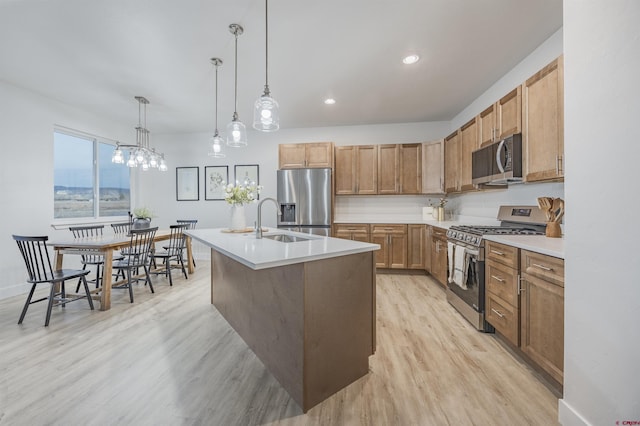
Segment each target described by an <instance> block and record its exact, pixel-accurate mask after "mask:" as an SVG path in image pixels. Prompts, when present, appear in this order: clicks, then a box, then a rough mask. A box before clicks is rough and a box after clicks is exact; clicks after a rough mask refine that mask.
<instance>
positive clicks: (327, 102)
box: [324, 98, 336, 105]
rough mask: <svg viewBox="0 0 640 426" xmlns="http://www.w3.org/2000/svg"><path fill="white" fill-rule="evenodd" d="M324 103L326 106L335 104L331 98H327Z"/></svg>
mask: <svg viewBox="0 0 640 426" xmlns="http://www.w3.org/2000/svg"><path fill="white" fill-rule="evenodd" d="M324 103H325V104H327V105H333V104H335V103H336V100H335V99H333V98H327V99H325V100H324Z"/></svg>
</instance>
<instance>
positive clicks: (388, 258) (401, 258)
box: [371, 224, 407, 269]
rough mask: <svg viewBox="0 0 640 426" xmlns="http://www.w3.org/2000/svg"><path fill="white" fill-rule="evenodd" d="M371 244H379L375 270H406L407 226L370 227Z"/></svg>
mask: <svg viewBox="0 0 640 426" xmlns="http://www.w3.org/2000/svg"><path fill="white" fill-rule="evenodd" d="M371 242H372V243H374V244H380V250H378V251H377V252H376V268H391V269H406V268H407V225H383V224H375V225H371Z"/></svg>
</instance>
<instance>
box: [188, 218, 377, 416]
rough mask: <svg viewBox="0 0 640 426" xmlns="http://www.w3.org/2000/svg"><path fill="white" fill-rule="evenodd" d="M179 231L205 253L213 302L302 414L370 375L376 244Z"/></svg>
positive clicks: (295, 235)
mask: <svg viewBox="0 0 640 426" xmlns="http://www.w3.org/2000/svg"><path fill="white" fill-rule="evenodd" d="M185 233H186V234H188V235H189V236H191V237H192V238H193V239H194V240H196V241H199V242H201V243H203V244H205V245H207V246H208V247H210V248H211V303H212V304H213V305H214V306H215V307H216V309H217V310H218V311H219V312H220V313H221V314H222V316H223V317H224V318H225V319H226V320H227V322H228V323H229V324H230V325H231V326H232V327H233V328H234V330H235V331H236V332H237V333H238V334H239V335H240V336H241V337H242V338H243V340H244V341H245V342H246V343H247V345H248V346H249V347H250V348H251V350H252V351H253V352H254V353H255V354H256V355H257V357H258V358H259V359H260V360H261V361H262V362H263V363H264V365H265V366H266V368H267V369H268V370H269V371H270V372H271V373H272V374H273V375H274V377H275V378H276V379H277V380H278V381H279V382H280V384H281V385H282V386H283V387H284V388H285V389H286V390H287V392H288V393H289V394H290V395H291V397H292V398H293V399H294V400H295V401H296V402H297V403H298V405H300V407H302V409H303V411H304V412H306V411H307V410H309V409H310V408H311V407H313V406H315V405H316V404H318V403H320V402H322V401H323V400H325V399H326V398H328V397H329V396H331V395H333V394H334V393H336V392H337V391H339V390H340V389H342V388H344V387H345V386H347V385H349V384H350V383H352V382H354V381H355V380H357V379H358V378H360V377H362V376H364V375H365V374H367V372H368V371H369V356H370V355H372V354H373V353H374V351H375V345H376V334H375V328H376V315H375V312H376V311H375V306H376V290H375V288H376V287H375V250H378V249H379V248H380V246H379V245H377V244H369V243H361V242H357V241H349V240H342V239H338V238H328V237H319V236H314V235H308V234H301V233H297V232H284V231H281V230H276V229H267V230H266V231H265V232H264V237H263V238H261V239H256V236H255V234H254V233H244V234H234V233H226V232H224V230H222V229H197V230H189V231H188V232H185ZM278 235H279V237H277V236H278ZM274 237H275V238H276V239H274ZM280 240H289V241H291V240H294V241H291V242H284V241H280Z"/></svg>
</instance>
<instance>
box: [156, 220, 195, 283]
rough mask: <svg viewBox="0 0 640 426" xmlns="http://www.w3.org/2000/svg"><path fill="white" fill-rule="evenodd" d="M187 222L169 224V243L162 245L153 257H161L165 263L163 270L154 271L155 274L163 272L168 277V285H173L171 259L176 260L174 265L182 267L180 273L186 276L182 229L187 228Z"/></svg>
mask: <svg viewBox="0 0 640 426" xmlns="http://www.w3.org/2000/svg"><path fill="white" fill-rule="evenodd" d="M188 227H189V225H188V224H182V225H171V226H170V227H169V229H170V231H171V236H170V237H169V244H168V245H166V246H164V247H163V249H164V250H162V251H159V252H155V253H154V254H153V257H154V258H156V259H162V262H163V263H164V265H165V270H164V271H163V272H161V271H160V270H157V271H155V273H156V274H164V275H165V276H166V277H168V278H169V285H171V286H172V285H173V279H172V278H171V270H172V269H174V267H173V266H172V265H171V261H172V260H175V261H176V262H177V264H176V267H178V266H179V267H180V269H182V273H183V274H184V277H185V278H186V279H188V277H187V270H186V269H185V268H184V260H183V259H182V252H183V251H184V248H185V243H184V239H185V238H186V235H184V230H185V229H188Z"/></svg>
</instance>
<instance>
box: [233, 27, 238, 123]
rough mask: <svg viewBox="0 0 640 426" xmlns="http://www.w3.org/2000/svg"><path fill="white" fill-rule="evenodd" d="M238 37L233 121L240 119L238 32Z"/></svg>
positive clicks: (236, 33)
mask: <svg viewBox="0 0 640 426" xmlns="http://www.w3.org/2000/svg"><path fill="white" fill-rule="evenodd" d="M234 35H235V36H236V49H235V50H236V58H235V68H236V69H235V70H234V75H235V88H234V96H235V106H234V111H233V119H234V120H237V119H238V30H236V31H235V34H234Z"/></svg>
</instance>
